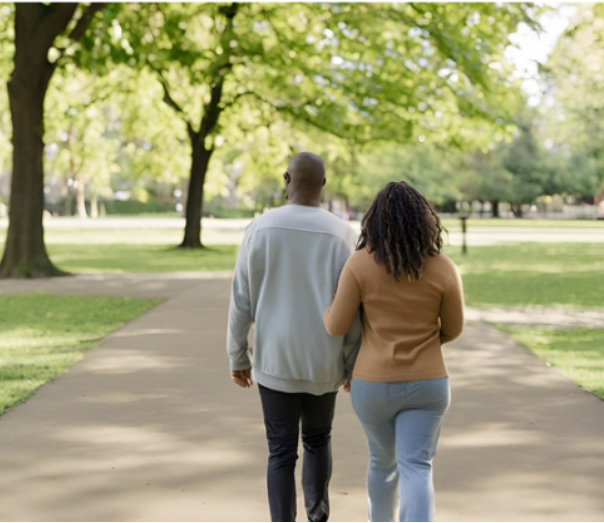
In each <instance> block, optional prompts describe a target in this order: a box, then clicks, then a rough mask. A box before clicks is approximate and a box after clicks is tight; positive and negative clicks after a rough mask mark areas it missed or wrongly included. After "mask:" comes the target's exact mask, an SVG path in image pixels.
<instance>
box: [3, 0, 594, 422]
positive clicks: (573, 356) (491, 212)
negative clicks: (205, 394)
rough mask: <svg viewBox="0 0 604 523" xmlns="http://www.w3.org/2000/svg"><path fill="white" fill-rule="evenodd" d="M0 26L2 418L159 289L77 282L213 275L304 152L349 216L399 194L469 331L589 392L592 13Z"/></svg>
mask: <svg viewBox="0 0 604 523" xmlns="http://www.w3.org/2000/svg"><path fill="white" fill-rule="evenodd" d="M0 35H1V37H0V84H1V85H3V86H4V85H6V86H7V88H6V89H4V88H2V89H0V242H1V245H2V247H0V249H1V251H0V252H2V263H1V264H0V278H2V279H3V280H4V281H0V329H1V331H2V336H1V337H0V414H2V413H3V412H5V411H6V410H7V409H10V408H11V407H14V406H16V405H19V404H20V403H21V402H23V401H24V400H25V399H26V398H28V397H29V396H30V395H31V394H32V393H33V392H34V391H35V390H36V389H37V388H38V387H40V386H41V385H43V384H44V383H46V382H48V381H49V380H52V379H53V378H55V377H56V376H58V375H60V374H61V373H62V372H64V371H65V370H66V369H68V368H69V367H70V366H71V365H73V364H74V363H75V362H76V361H78V360H79V359H80V358H81V357H82V356H83V355H84V353H85V352H86V351H88V350H89V349H91V348H94V347H97V346H98V345H99V343H100V342H101V340H102V339H103V338H104V337H105V336H106V335H108V334H110V333H111V332H114V331H115V330H116V329H118V328H120V327H121V326H123V325H125V324H127V323H128V322H130V321H133V320H134V319H135V318H137V317H141V315H142V314H144V313H145V312H146V311H151V310H153V308H154V307H158V306H160V304H162V303H165V302H166V300H168V299H169V298H170V296H172V295H171V294H170V292H168V291H167V290H166V291H164V292H165V295H164V294H162V292H159V291H158V293H156V294H153V293H147V294H149V295H148V296H147V295H145V293H142V295H141V293H137V292H134V291H133V292H132V293H131V294H130V295H129V294H128V290H129V289H130V287H129V286H128V285H126V284H124V295H123V296H109V295H106V293H105V292H104V291H103V290H102V286H99V285H98V282H99V281H101V280H98V279H95V278H107V280H106V281H107V282H108V283H107V286H108V287H109V286H111V285H118V286H119V285H121V284H120V283H119V282H126V281H130V280H128V279H127V278H129V277H130V276H128V275H131V277H132V278H135V279H136V278H139V277H140V278H142V279H144V281H148V280H147V279H148V278H151V279H153V278H157V280H158V281H163V279H165V278H168V279H169V278H174V279H175V280H174V281H177V280H178V279H183V281H184V280H186V279H187V278H191V279H192V280H195V281H196V278H202V279H203V278H206V277H207V275H208V274H213V275H214V276H215V277H216V278H228V275H229V274H230V271H231V270H232V268H233V266H234V262H235V258H236V254H237V249H238V243H239V241H240V239H241V237H242V233H243V231H244V229H245V227H246V225H247V224H248V223H249V221H250V220H251V219H252V218H253V217H254V216H256V215H258V214H260V213H262V212H265V211H266V210H267V209H270V208H273V207H276V206H279V205H282V204H283V203H284V200H283V180H282V176H283V172H284V170H285V168H286V166H287V163H288V161H289V159H290V158H291V157H292V156H293V155H294V154H296V153H297V152H301V151H305V150H308V151H312V152H315V153H317V154H319V155H321V156H322V157H323V158H324V159H325V161H326V164H327V169H328V174H327V177H328V183H327V186H326V189H325V194H324V202H323V205H324V206H325V208H327V209H328V210H330V211H332V212H334V213H335V214H337V215H338V216H340V217H342V218H343V219H346V220H350V221H351V224H352V225H353V227H355V228H356V229H357V230H358V228H359V220H360V219H361V218H362V215H363V212H364V210H365V209H366V208H367V206H368V204H369V203H370V202H371V200H372V198H373V196H374V195H375V193H376V192H377V191H378V190H379V189H380V188H381V187H383V186H384V185H385V183H387V182H388V181H391V180H401V179H404V180H407V181H409V182H410V183H411V184H413V185H414V186H415V187H417V188H418V189H419V190H420V191H421V192H422V193H424V194H425V195H426V197H427V198H428V199H429V200H430V201H431V202H432V203H433V204H434V205H435V207H436V208H437V209H438V211H439V212H440V214H441V216H442V218H443V224H444V225H445V227H446V229H447V231H446V232H445V234H444V239H445V244H446V246H445V253H446V254H448V255H449V256H451V257H452V258H453V259H454V260H455V262H456V263H457V264H458V266H459V268H460V270H461V272H462V275H463V280H464V285H465V292H466V301H467V305H468V318H469V322H470V324H471V323H472V322H478V323H480V322H487V323H488V324H489V325H492V326H495V327H496V328H497V329H499V331H500V332H502V333H504V334H503V335H504V336H505V339H510V338H509V337H510V336H511V339H514V340H516V341H518V342H520V343H522V344H523V345H525V346H526V347H528V348H530V349H531V350H532V351H534V352H535V353H536V354H537V355H538V357H539V358H541V360H542V361H543V364H544V365H548V366H549V365H553V366H554V367H555V368H557V369H559V370H560V371H561V372H563V373H564V374H565V375H566V376H568V377H570V378H571V379H572V380H574V381H575V382H576V383H577V384H578V385H579V386H581V387H583V388H584V389H585V390H587V391H589V392H590V393H593V394H595V395H596V396H597V397H599V398H602V399H604V231H603V229H604V220H602V218H604V204H603V203H602V202H603V201H604V156H603V155H602V152H601V151H602V131H603V129H602V128H603V126H604V120H603V119H602V110H603V109H604V5H601V4H552V5H548V4H530V3H517V4H487V3H485V4H473V3H447V4H435V3H417V4H414V3H411V4H363V3H360V4H345V3H333V4H327V3H313V4H297V3H291V4H264V3H253V4H228V3H225V4H212V3H210V4H182V3H171V4H159V3H143V4H134V3H125V4H113V3H105V4H100V3H97V4H85V3H84V4H53V3H49V4H9V3H3V4H0ZM460 217H467V221H466V222H465V223H466V225H467V235H466V238H465V241H466V243H467V252H466V253H462V248H461V245H462V242H463V238H462V221H461V220H460ZM151 274H152V275H154V276H149V275H151ZM48 277H53V278H52V279H51V280H49V279H48ZM55 277H56V278H55ZM23 278H26V279H30V280H31V281H28V282H25V283H20V282H21V280H22V279H23ZM112 278H113V279H112ZM124 278H126V279H124ZM145 278H147V279H145ZM49 281H51V282H52V283H50V284H49ZM141 281H142V280H141ZM166 281H167V280H166ZM187 281H188V280H187ZM61 282H63V283H61ZM70 282H71V283H70ZM73 282H75V283H73ZM94 282H97V283H94ZM112 282H113V283H112ZM115 282H118V283H115ZM80 284H81V286H82V287H81V288H80V287H78V285H80ZM108 287H107V288H108ZM176 287H178V284H176ZM74 288H78V289H79V290H78V291H77V292H75V291H74V292H71V290H72V289H74ZM178 288H180V287H178ZM82 289H84V290H82ZM85 289H88V291H87V292H85ZM97 294H98V295H99V296H97ZM100 295H102V297H101V296H100ZM206 298H208V297H207V296H205V297H204V299H206ZM200 299H201V298H200ZM192 307H194V305H192ZM224 312H225V314H226V311H224ZM502 339H504V338H502ZM502 343H503V342H502ZM214 349H215V348H214ZM214 349H213V350H214ZM220 350H222V349H220ZM224 372H225V373H226V356H225V362H224ZM42 390H44V389H42ZM22 407H24V406H21V407H17V408H16V409H13V410H18V409H19V408H22Z"/></svg>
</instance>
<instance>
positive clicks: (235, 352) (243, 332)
mask: <svg viewBox="0 0 604 523" xmlns="http://www.w3.org/2000/svg"><path fill="white" fill-rule="evenodd" d="M248 232H249V228H248V231H246V234H245V235H244V238H243V242H242V243H241V249H240V250H239V255H238V257H237V264H236V265H235V274H234V276H233V287H232V290H231V302H230V305H229V323H228V330H227V352H228V355H229V360H230V368H231V370H246V369H250V368H251V367H252V364H251V362H250V358H249V356H248V341H247V338H248V334H249V331H250V327H251V325H252V322H253V317H252V308H251V300H250V286H249V272H248V271H249V269H248Z"/></svg>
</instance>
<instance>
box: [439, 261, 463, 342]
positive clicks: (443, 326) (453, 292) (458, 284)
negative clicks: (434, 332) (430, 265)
mask: <svg viewBox="0 0 604 523" xmlns="http://www.w3.org/2000/svg"><path fill="white" fill-rule="evenodd" d="M452 270H453V274H452V275H451V280H450V283H449V285H448V287H447V289H446V290H445V291H444V293H443V296H442V301H441V305H440V342H441V344H444V343H448V342H450V341H453V340H454V339H456V338H459V336H460V335H461V332H462V330H463V322H464V298H463V285H462V281H461V276H460V274H459V271H458V269H457V267H455V265H452Z"/></svg>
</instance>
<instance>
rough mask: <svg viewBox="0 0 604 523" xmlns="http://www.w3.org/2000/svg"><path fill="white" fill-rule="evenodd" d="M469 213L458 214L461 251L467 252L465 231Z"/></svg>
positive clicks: (466, 230)
mask: <svg viewBox="0 0 604 523" xmlns="http://www.w3.org/2000/svg"><path fill="white" fill-rule="evenodd" d="M469 217H470V215H469V214H460V215H459V219H460V220H461V253H462V254H467V253H468V247H467V244H466V233H467V232H468V223H467V222H468V218H469Z"/></svg>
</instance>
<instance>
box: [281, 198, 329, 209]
mask: <svg viewBox="0 0 604 523" xmlns="http://www.w3.org/2000/svg"><path fill="white" fill-rule="evenodd" d="M287 203H288V205H302V206H303V207H320V206H321V198H318V199H317V198H305V197H302V196H292V198H291V199H290V200H289V201H288V202H287Z"/></svg>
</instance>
